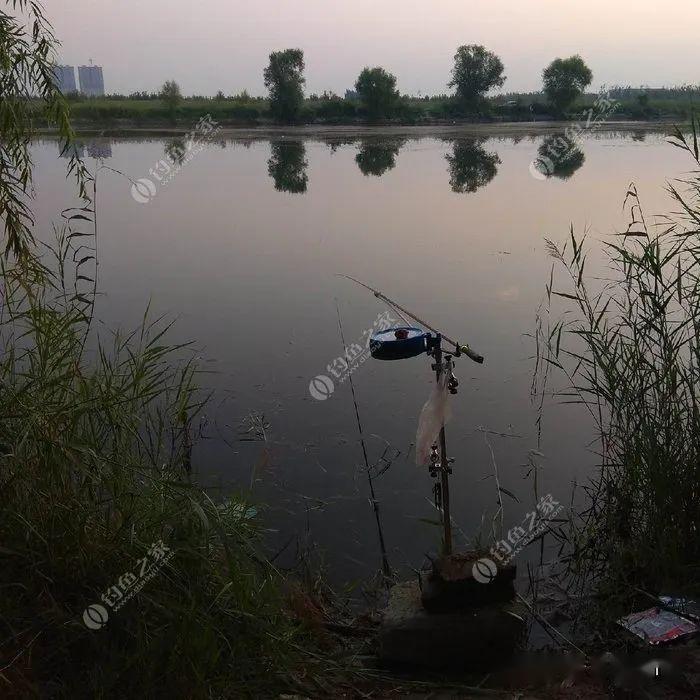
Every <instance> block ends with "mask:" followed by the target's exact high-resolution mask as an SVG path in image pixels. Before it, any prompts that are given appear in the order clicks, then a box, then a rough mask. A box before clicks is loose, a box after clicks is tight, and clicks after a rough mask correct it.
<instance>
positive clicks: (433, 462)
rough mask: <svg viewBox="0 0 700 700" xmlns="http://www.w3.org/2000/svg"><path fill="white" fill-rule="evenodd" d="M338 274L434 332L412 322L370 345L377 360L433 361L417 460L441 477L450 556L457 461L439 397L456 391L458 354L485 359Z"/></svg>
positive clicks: (439, 497)
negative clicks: (450, 348) (452, 481)
mask: <svg viewBox="0 0 700 700" xmlns="http://www.w3.org/2000/svg"><path fill="white" fill-rule="evenodd" d="M338 276H339V277H345V278H346V279H349V280H350V281H352V282H355V283H356V284H359V285H360V286H361V287H364V288H365V289H367V290H369V291H370V292H372V294H374V296H375V297H377V299H380V300H381V301H383V302H384V303H385V304H387V305H388V306H389V308H391V309H393V310H394V311H396V312H397V313H398V314H399V316H401V317H402V318H403V320H404V322H405V323H407V324H408V320H407V318H406V317H408V318H410V319H412V320H413V321H415V322H416V323H417V324H419V325H420V326H422V327H423V328H427V329H428V330H429V331H432V332H433V333H434V334H435V335H434V336H431V335H430V333H427V332H425V331H421V330H420V329H419V328H413V327H410V324H409V327H398V328H388V329H386V330H384V331H380V332H378V333H375V334H374V335H373V336H372V337H371V338H370V342H369V348H370V353H371V355H372V357H373V358H375V359H377V360H403V359H408V358H409V357H416V356H417V355H421V354H423V353H427V354H428V355H429V356H431V357H432V358H433V360H434V362H433V364H432V365H431V367H432V369H433V370H434V372H435V379H436V391H437V393H436V394H434V395H431V398H430V399H429V400H428V402H427V403H426V404H425V406H424V407H423V410H422V411H421V416H420V418H419V422H418V432H417V434H416V463H417V464H419V465H426V464H427V466H428V469H429V472H430V476H431V477H433V478H434V479H439V481H436V482H435V484H434V485H433V498H434V502H435V507H436V508H437V509H438V510H439V511H440V512H441V513H442V526H443V545H442V551H443V554H444V555H446V556H449V555H451V554H452V519H451V516H450V484H449V475H450V474H451V473H452V463H453V462H454V460H452V459H448V457H447V446H446V440H445V422H446V409H445V403H444V401H442V400H440V399H439V396H440V395H441V394H442V392H446V391H449V393H450V394H456V393H457V386H458V385H459V382H458V381H457V378H456V377H455V376H454V373H453V367H454V363H453V361H452V358H453V357H459V356H460V355H462V354H464V355H466V356H467V357H469V358H470V359H472V360H474V362H478V363H479V364H482V363H483V362H484V358H483V356H482V355H480V354H479V353H477V352H475V351H474V350H472V349H471V348H470V347H469V345H466V344H463V343H458V342H456V341H454V340H452V338H449V337H448V336H446V335H444V334H443V333H441V332H440V331H438V330H437V329H436V328H435V327H434V326H431V325H430V324H429V323H426V322H425V321H424V320H423V319H421V318H419V317H418V316H416V315H415V314H414V313H411V312H410V311H409V310H408V309H406V308H404V307H403V306H401V305H400V304H397V303H396V302H395V301H394V300H393V299H390V298H389V297H388V296H386V294H384V293H382V292H380V291H379V290H378V289H374V287H370V286H369V285H368V284H365V283H364V282H361V281H360V280H358V279H355V278H354V277H350V275H342V274H341V275H338ZM443 341H444V342H446V343H448V344H449V345H452V346H453V347H454V351H450V352H445V351H444V350H443V347H442V343H443ZM436 404H439V405H436ZM436 423H438V424H439V430H438V431H437V432H436V431H435V428H437V425H436Z"/></svg>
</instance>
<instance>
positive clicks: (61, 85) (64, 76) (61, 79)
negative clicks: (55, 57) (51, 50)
mask: <svg viewBox="0 0 700 700" xmlns="http://www.w3.org/2000/svg"><path fill="white" fill-rule="evenodd" d="M53 75H54V79H55V81H56V87H57V88H58V89H59V90H60V91H61V92H62V93H63V94H64V95H67V94H68V93H70V92H77V87H76V86H75V68H73V66H54V67H53Z"/></svg>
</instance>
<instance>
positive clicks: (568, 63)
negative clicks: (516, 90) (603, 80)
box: [542, 56, 593, 114]
mask: <svg viewBox="0 0 700 700" xmlns="http://www.w3.org/2000/svg"><path fill="white" fill-rule="evenodd" d="M592 80H593V73H592V72H591V69H590V68H589V67H588V66H587V65H586V64H585V63H584V61H583V59H582V58H581V57H580V56H571V57H569V58H557V59H555V60H554V61H552V62H551V63H550V64H549V65H548V66H547V67H546V68H545V69H544V70H543V71H542V82H543V85H544V92H545V94H546V95H547V99H548V100H549V102H550V104H551V105H552V107H554V109H555V110H556V112H557V113H558V114H563V113H564V112H565V111H566V109H568V108H569V107H570V106H571V105H572V104H573V102H574V101H575V100H576V98H578V97H579V96H580V95H582V94H583V91H584V90H585V89H586V88H587V87H588V86H589V85H590V84H591V81H592Z"/></svg>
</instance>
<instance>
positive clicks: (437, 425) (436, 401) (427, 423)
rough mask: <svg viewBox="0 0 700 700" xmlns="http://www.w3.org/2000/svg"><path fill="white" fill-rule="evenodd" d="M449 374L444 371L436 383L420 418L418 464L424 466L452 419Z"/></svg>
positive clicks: (417, 439)
mask: <svg viewBox="0 0 700 700" xmlns="http://www.w3.org/2000/svg"><path fill="white" fill-rule="evenodd" d="M447 379H448V377H447V374H446V373H445V372H443V373H442V374H441V375H440V379H439V381H438V382H436V383H435V386H434V387H433V390H432V392H430V398H429V399H428V400H427V401H426V402H425V404H424V406H423V408H422V409H421V412H420V416H419V418H418V431H417V432H416V464H417V465H418V466H419V467H423V466H425V465H427V464H428V463H429V462H430V450H431V447H432V446H433V443H434V442H435V441H436V440H437V439H438V435H439V434H440V429H441V428H442V427H443V426H444V425H445V423H447V421H449V420H450V417H451V415H452V412H451V411H450V404H449V402H448V397H449V390H448V388H447Z"/></svg>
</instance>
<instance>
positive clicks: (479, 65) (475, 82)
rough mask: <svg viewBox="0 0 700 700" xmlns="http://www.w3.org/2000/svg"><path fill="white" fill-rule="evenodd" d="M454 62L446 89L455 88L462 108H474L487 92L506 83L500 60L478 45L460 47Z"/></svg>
mask: <svg viewBox="0 0 700 700" xmlns="http://www.w3.org/2000/svg"><path fill="white" fill-rule="evenodd" d="M454 61H455V64H454V67H453V68H452V80H450V82H449V83H448V87H451V88H455V91H456V96H457V99H458V100H459V101H460V102H461V103H462V104H463V105H464V106H467V107H475V106H476V105H477V104H478V103H479V101H480V100H482V99H483V97H484V95H485V94H486V93H487V92H488V91H489V90H491V89H492V88H495V87H501V85H503V83H504V82H505V81H506V76H505V75H503V62H502V61H501V59H500V58H499V57H498V56H496V54H495V53H492V52H491V51H488V50H487V49H485V48H484V47H483V46H479V45H478V44H470V45H468V46H460V47H459V48H458V49H457V53H456V54H455V58H454Z"/></svg>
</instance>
